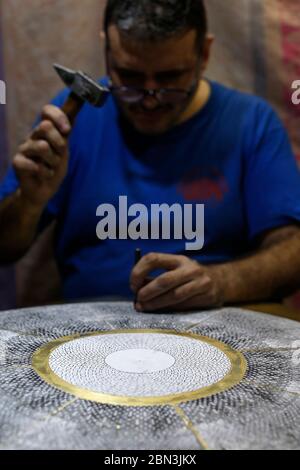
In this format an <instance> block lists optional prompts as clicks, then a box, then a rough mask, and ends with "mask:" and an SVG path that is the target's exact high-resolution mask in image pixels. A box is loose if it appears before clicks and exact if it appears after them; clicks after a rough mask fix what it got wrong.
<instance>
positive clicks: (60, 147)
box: [29, 120, 68, 156]
mask: <svg viewBox="0 0 300 470" xmlns="http://www.w3.org/2000/svg"><path fill="white" fill-rule="evenodd" d="M29 140H45V141H46V142H48V144H49V145H50V146H51V147H52V149H53V150H54V152H55V153H57V154H58V155H61V156H63V155H64V154H65V153H66V150H67V148H68V147H67V139H66V138H65V137H64V136H63V135H62V134H61V133H60V132H59V131H58V130H57V128H56V127H55V125H54V124H53V123H52V122H51V121H48V120H45V121H42V122H41V123H40V124H39V126H38V127H37V128H36V129H35V130H34V131H33V133H32V136H31V139H29Z"/></svg>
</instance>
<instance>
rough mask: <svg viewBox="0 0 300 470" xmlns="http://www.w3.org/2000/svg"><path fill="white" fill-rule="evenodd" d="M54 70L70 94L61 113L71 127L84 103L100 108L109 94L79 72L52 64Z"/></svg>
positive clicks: (105, 89)
mask: <svg viewBox="0 0 300 470" xmlns="http://www.w3.org/2000/svg"><path fill="white" fill-rule="evenodd" d="M54 68H55V70H56V72H57V73H58V75H59V76H60V78H61V79H62V81H63V82H64V83H65V85H67V86H68V87H69V88H70V90H71V93H70V95H69V97H68V98H67V100H66V102H65V103H64V105H63V106H62V108H61V109H62V111H63V112H64V113H65V114H66V115H67V116H68V118H69V120H70V123H71V125H73V124H74V121H75V119H76V116H77V114H78V113H79V112H80V110H81V108H82V106H83V105H84V103H89V104H91V105H92V106H95V107H96V108H101V107H102V106H103V105H104V104H105V102H106V100H107V98H108V96H109V94H110V90H109V88H106V87H103V86H101V85H99V84H98V83H97V82H95V81H94V80H93V79H92V78H90V77H89V76H88V75H86V74H85V73H83V72H81V71H78V72H76V71H74V70H71V69H67V68H66V67H62V66H61V65H58V64H54Z"/></svg>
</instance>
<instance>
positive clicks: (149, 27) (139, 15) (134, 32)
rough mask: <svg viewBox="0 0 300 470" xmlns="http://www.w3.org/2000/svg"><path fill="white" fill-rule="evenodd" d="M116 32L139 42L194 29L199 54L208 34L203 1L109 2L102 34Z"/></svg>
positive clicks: (120, 0)
mask: <svg viewBox="0 0 300 470" xmlns="http://www.w3.org/2000/svg"><path fill="white" fill-rule="evenodd" d="M111 24H115V25H116V26H117V28H118V29H119V30H120V31H122V32H123V33H126V34H128V35H130V36H131V37H133V38H136V39H139V40H161V39H167V38H169V37H172V36H175V35H177V34H180V33H183V32H185V31H188V30H190V29H195V30H196V31H197V33H198V41H197V45H198V47H199V51H200V52H202V48H203V44H204V39H205V36H206V34H207V29H208V25H207V15H206V9H205V6H204V2H203V0H108V1H107V6H106V10H105V15H104V30H105V32H106V33H107V30H108V27H109V26H110V25H111Z"/></svg>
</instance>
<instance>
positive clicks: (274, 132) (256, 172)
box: [244, 105, 300, 240]
mask: <svg viewBox="0 0 300 470" xmlns="http://www.w3.org/2000/svg"><path fill="white" fill-rule="evenodd" d="M255 121H256V122H255V126H256V130H255V131H254V132H251V126H249V130H250V135H252V142H251V143H250V142H249V146H248V151H247V152H246V162H245V175H244V178H245V179H244V202H245V207H246V213H247V221H248V230H249V240H253V239H255V237H256V236H257V235H259V234H261V233H262V232H264V231H265V230H269V229H272V228H277V227H280V226H285V225H289V224H292V223H295V222H300V171H299V168H298V166H297V162H296V159H295V157H294V155H293V152H292V149H291V145H290V142H289V139H288V136H287V132H286V130H285V129H284V127H283V125H282V123H281V122H280V120H279V118H278V117H277V115H276V114H275V113H274V112H273V110H272V109H271V108H269V106H267V105H264V107H263V109H260V112H259V115H256V120H255ZM248 137H249V136H248Z"/></svg>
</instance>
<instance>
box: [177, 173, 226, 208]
mask: <svg viewBox="0 0 300 470" xmlns="http://www.w3.org/2000/svg"><path fill="white" fill-rule="evenodd" d="M179 191H180V192H181V193H182V194H183V197H184V198H185V200H187V201H198V200H203V201H208V200H214V201H216V202H221V201H223V199H224V197H225V195H226V193H227V192H228V191H229V188H228V184H227V181H226V179H225V178H224V176H222V175H220V176H217V177H213V178H209V177H204V178H200V179H198V180H194V181H184V182H183V183H181V184H180V186H179Z"/></svg>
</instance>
